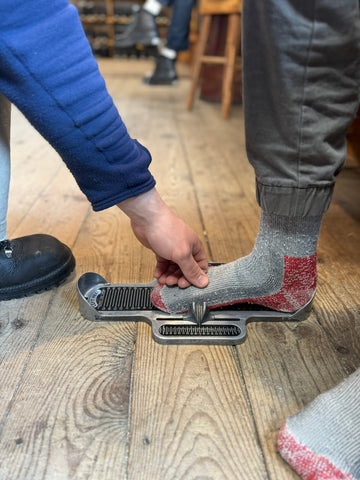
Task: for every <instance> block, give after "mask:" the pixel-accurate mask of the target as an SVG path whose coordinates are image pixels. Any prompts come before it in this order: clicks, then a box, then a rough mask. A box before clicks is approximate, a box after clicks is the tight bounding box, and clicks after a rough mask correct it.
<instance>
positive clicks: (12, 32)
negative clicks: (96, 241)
mask: <svg viewBox="0 0 360 480" xmlns="http://www.w3.org/2000/svg"><path fill="white" fill-rule="evenodd" d="M0 91H1V92H2V93H3V94H4V95H5V96H6V97H7V98H8V99H9V100H10V101H11V102H12V103H14V104H15V105H16V106H17V107H18V108H19V109H20V110H21V111H22V112H23V113H24V115H25V116H26V117H27V118H28V120H29V121H30V122H31V123H32V124H33V125H34V127H35V128H36V129H37V130H38V131H39V132H40V133H41V135H42V136H43V137H44V138H46V140H48V142H49V143H50V144H51V145H52V146H53V147H54V148H55V149H56V150H57V151H58V153H59V154H60V156H61V157H62V159H63V160H64V161H65V163H66V164H67V166H68V167H69V169H70V171H71V172H72V174H73V175H74V177H75V179H76V181H77V183H78V185H79V187H80V188H81V190H82V191H83V192H84V193H85V195H86V196H87V198H88V199H89V201H90V202H91V203H92V206H93V208H94V210H102V209H105V208H108V207H110V206H113V205H116V204H117V203H119V202H121V201H123V200H125V199H127V198H129V197H133V196H136V195H139V194H141V193H144V192H146V191H148V190H150V189H151V188H153V187H154V185H155V181H154V179H153V177H152V175H151V173H150V172H149V169H148V167H149V164H150V162H151V156H150V153H149V152H148V150H147V149H146V148H145V147H143V146H142V145H140V144H139V143H138V142H137V141H136V140H133V139H132V138H131V137H130V136H129V134H128V131H127V129H126V126H125V124H124V122H123V121H122V119H121V117H120V115H119V113H118V111H117V109H116V107H115V105H114V103H113V100H112V98H111V97H110V95H109V93H108V92H107V89H106V85H105V81H104V79H103V77H102V75H101V74H100V72H99V69H98V65H97V62H96V60H95V59H94V57H93V55H92V52H91V49H90V46H89V43H88V41H87V38H86V36H85V34H84V31H83V28H82V25H81V22H80V19H79V15H78V12H77V10H76V8H75V7H74V6H73V5H69V3H68V1H67V0H51V1H49V0H26V1H25V2H24V1H23V0H2V1H1V2H0Z"/></svg>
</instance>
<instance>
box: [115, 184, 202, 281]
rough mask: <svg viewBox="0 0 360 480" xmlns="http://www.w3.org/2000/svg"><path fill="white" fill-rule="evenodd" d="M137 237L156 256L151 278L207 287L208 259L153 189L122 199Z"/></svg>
mask: <svg viewBox="0 0 360 480" xmlns="http://www.w3.org/2000/svg"><path fill="white" fill-rule="evenodd" d="M118 207H119V208H120V209H121V210H122V211H123V212H124V213H125V214H126V215H128V217H129V218H130V220H131V226H132V229H133V231H134V234H135V236H136V238H137V239H138V240H139V241H140V242H141V243H142V244H143V245H145V247H147V248H150V249H151V250H153V252H154V253H155V255H156V259H157V264H156V267H155V270H154V277H155V278H157V279H158V281H159V282H160V283H164V284H165V283H166V284H167V285H178V286H179V287H180V288H186V287H188V286H189V285H191V284H192V285H195V286H196V287H199V288H203V287H206V285H207V284H208V282H209V280H208V278H207V275H206V273H205V271H206V270H207V267H208V261H207V257H206V253H205V249H204V247H203V244H202V243H201V241H200V239H199V237H198V236H197V235H196V234H195V232H194V231H193V230H191V228H190V227H189V226H188V225H186V223H184V222H183V221H182V220H181V219H180V218H179V217H177V215H175V213H173V212H172V211H171V210H170V209H169V207H168V206H167V205H166V204H165V203H164V202H163V201H162V199H161V197H160V195H159V194H158V193H157V191H156V190H155V189H152V190H150V191H148V192H146V193H143V194H142V195H139V196H137V197H133V198H129V199H127V200H125V201H124V202H121V203H120V204H119V205H118Z"/></svg>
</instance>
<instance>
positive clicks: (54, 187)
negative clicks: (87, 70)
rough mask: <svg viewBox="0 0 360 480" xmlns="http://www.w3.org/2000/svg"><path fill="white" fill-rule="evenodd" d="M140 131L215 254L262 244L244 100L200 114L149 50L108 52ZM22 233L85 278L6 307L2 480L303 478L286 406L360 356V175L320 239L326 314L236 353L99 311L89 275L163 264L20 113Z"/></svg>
mask: <svg viewBox="0 0 360 480" xmlns="http://www.w3.org/2000/svg"><path fill="white" fill-rule="evenodd" d="M100 66H101V69H102V71H103V73H104V75H105V77H106V80H107V83H108V88H109V91H110V92H111V94H112V95H113V97H114V100H115V102H116V104H117V106H118V108H119V111H120V112H121V115H122V117H123V118H124V120H125V122H126V124H127V126H128V129H129V131H130V133H131V135H132V136H133V137H135V138H138V139H139V140H140V141H141V142H143V143H144V144H145V145H146V146H148V147H149V148H150V150H151V152H152V155H153V163H152V172H153V173H154V175H155V177H156V178H157V181H158V189H159V191H160V192H161V194H162V195H163V197H164V199H165V200H166V202H167V203H168V204H169V205H170V206H171V207H172V208H173V209H174V210H175V211H177V212H178V213H179V215H181V216H182V218H184V219H185V220H186V221H187V222H188V223H189V224H190V225H191V226H192V227H193V228H194V229H195V230H196V231H197V232H198V234H199V235H200V236H201V238H202V239H203V240H204V242H205V243H206V248H207V251H208V253H209V257H210V258H211V259H212V260H215V261H225V262H227V261H230V260H233V259H235V258H238V257H240V256H243V255H245V254H247V253H249V252H250V251H251V249H252V246H253V243H254V239H255V236H256V232H257V228H258V220H259V208H258V207H257V205H256V202H255V197H254V177H253V172H252V170H251V168H250V167H249V165H248V163H247V160H246V154H245V146H244V133H243V127H244V125H243V111H242V107H241V106H240V105H237V106H235V107H233V109H232V117H231V119H230V120H229V121H225V120H222V119H221V115H220V105H218V104H213V103H206V102H203V101H199V100H197V101H196V102H195V105H194V109H193V111H192V112H191V113H189V112H186V111H185V101H186V93H187V91H188V88H189V85H190V80H189V75H188V71H187V69H186V67H183V69H182V70H181V71H180V76H181V81H180V84H179V85H178V86H177V87H160V88H157V87H147V86H145V85H143V84H142V76H143V74H144V73H145V72H146V71H148V70H149V69H150V67H151V62H149V61H147V60H141V61H137V60H130V61H129V60H117V61H112V60H108V61H105V60H104V61H101V63H100ZM12 160H13V178H12V190H11V199H10V212H9V236H10V237H17V236H20V235H26V234H30V233H35V232H43V233H49V234H52V235H55V236H57V237H58V238H60V239H61V240H62V241H64V242H65V243H67V244H68V245H69V246H71V247H72V249H73V252H74V254H75V256H76V259H77V269H76V275H74V276H73V278H72V279H71V281H69V282H67V283H66V284H65V285H63V286H62V287H60V288H58V289H56V290H55V291H50V292H46V293H43V294H40V295H35V296H34V297H31V298H28V299H21V300H14V301H10V302H2V303H1V304H0V359H1V363H0V385H1V389H0V397H1V402H0V479H1V480H25V479H26V480H40V479H41V480H42V479H47V480H58V479H69V480H70V479H71V480H73V479H76V480H83V479H91V480H100V479H101V480H115V479H116V480H119V479H120V480H123V479H124V480H141V479H144V480H157V479H159V480H160V479H161V480H180V479H181V480H190V479H197V480H199V479H201V480H205V479H206V480H209V479H214V480H235V479H244V480H257V479H271V480H289V479H290V480H292V479H294V480H295V479H297V478H298V477H297V475H295V474H294V473H293V472H292V471H291V469H290V468H289V467H288V466H287V465H286V464H285V463H284V462H283V461H282V460H281V458H280V457H279V455H278V454H277V453H276V449H275V438H276V434H277V432H278V430H279V428H280V427H281V425H282V424H283V422H284V420H285V418H286V417H287V416H288V415H289V414H292V413H295V412H297V411H298V410H299V409H301V408H302V407H303V406H304V405H306V404H307V403H309V402H310V401H311V400H312V399H313V398H315V397H316V396H317V395H318V394H319V393H320V392H323V391H326V390H328V389H329V388H331V387H333V386H334V385H335V384H337V383H338V382H339V381H340V380H341V379H342V378H344V377H345V376H347V375H348V374H349V373H350V372H352V371H354V370H355V369H356V368H357V367H358V366H359V365H360V341H359V340H360V314H359V306H360V300H359V283H360V268H359V265H360V246H359V245H360V242H359V238H360V197H359V191H360V188H359V187H360V170H359V167H358V166H356V165H352V166H351V168H347V169H345V170H344V171H343V172H342V174H341V175H340V178H339V181H338V185H337V189H336V193H335V196H334V201H333V203H332V205H331V208H330V210H329V212H328V213H327V215H326V217H325V220H324V223H323V227H322V231H321V236H320V242H319V248H318V254H319V285H318V293H317V297H316V300H315V304H314V308H313V311H312V313H311V315H310V316H309V318H308V319H307V320H305V321H304V322H302V323H299V324H288V323H257V324H250V325H249V327H248V337H247V340H246V341H245V343H243V344H242V345H240V346H237V347H223V346H161V345H158V344H156V343H154V341H153V340H152V338H151V331H150V328H149V326H148V325H146V324H143V323H139V324H135V323H132V322H126V323H108V322H106V323H92V322H90V321H88V320H86V319H84V318H82V316H81V315H80V313H79V308H78V303H77V294H76V279H77V278H78V277H79V276H80V275H81V274H82V273H84V272H88V271H95V272H97V273H100V274H101V275H102V276H103V277H105V278H106V279H107V280H108V281H110V282H116V283H118V282H121V283H127V282H148V281H150V280H151V279H152V277H151V274H152V269H153V266H154V258H153V256H152V254H151V253H150V252H149V251H147V250H146V249H144V248H142V247H141V246H140V245H139V244H138V243H137V241H136V240H135V239H134V237H133V234H132V232H131V230H130V227H129V222H128V219H127V218H126V217H125V216H124V215H123V214H122V213H121V212H120V211H119V210H118V209H117V208H116V207H114V208H112V209H109V210H108V211H104V212H100V213H94V212H92V210H91V208H90V206H89V204H88V202H87V200H86V199H85V198H84V197H83V195H82V194H81V192H80V191H79V189H78V187H77V186H76V184H75V182H74V180H73V178H72V177H71V175H70V173H69V172H68V171H67V169H66V167H65V166H64V164H63V163H62V161H61V160H60V159H59V158H58V156H57V155H56V153H55V152H54V151H53V150H52V149H51V148H50V147H49V146H48V145H47V144H46V142H45V141H44V140H43V139H42V138H41V137H40V136H39V135H38V134H37V133H36V132H35V131H34V130H33V129H32V128H31V127H30V126H29V125H28V123H27V122H26V120H24V118H23V117H22V116H21V115H20V114H19V113H18V112H17V111H15V110H14V111H13V132H12Z"/></svg>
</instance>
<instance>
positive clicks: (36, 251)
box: [0, 94, 75, 301]
mask: <svg viewBox="0 0 360 480" xmlns="http://www.w3.org/2000/svg"><path fill="white" fill-rule="evenodd" d="M10 111H11V105H10V102H9V101H8V100H7V98H5V97H4V96H3V95H2V94H0V301H1V300H10V299H12V298H21V297H25V296H29V295H32V294H34V293H38V292H41V291H43V290H48V289H50V288H52V287H54V286H56V285H58V284H60V283H61V282H62V281H63V280H64V279H65V278H66V277H67V276H68V275H69V274H70V273H71V272H72V270H73V269H74V267H75V259H74V257H73V255H72V253H71V251H70V249H69V248H68V247H67V246H66V245H64V244H62V243H61V242H59V240H57V239H56V238H54V237H51V236H50V235H43V234H37V235H28V236H25V237H21V238H16V239H13V240H9V239H8V238H7V232H6V226H7V224H6V218H7V209H8V196H9V184H10Z"/></svg>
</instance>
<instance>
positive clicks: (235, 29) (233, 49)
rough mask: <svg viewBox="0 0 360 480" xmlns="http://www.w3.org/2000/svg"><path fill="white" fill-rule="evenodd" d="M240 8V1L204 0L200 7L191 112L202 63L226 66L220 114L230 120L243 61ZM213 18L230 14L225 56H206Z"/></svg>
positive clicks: (191, 91)
mask: <svg viewBox="0 0 360 480" xmlns="http://www.w3.org/2000/svg"><path fill="white" fill-rule="evenodd" d="M241 9H242V1H241V0H201V3H200V8H199V13H200V15H201V16H202V19H201V27H200V34H199V39H198V44H197V47H196V53H195V58H194V66H193V76H192V83H191V87H190V92H189V96H188V100H187V106H186V109H187V110H191V108H192V105H193V102H194V96H195V91H196V88H197V86H198V83H199V78H200V73H201V67H202V64H203V63H208V64H213V65H223V66H224V73H223V82H222V93H221V113H222V117H223V118H228V117H229V113H230V106H231V102H232V97H233V84H234V76H235V70H236V68H238V67H241V62H240V59H239V58H238V51H239V47H240V34H241ZM214 15H228V25H227V34H226V46H225V52H224V56H218V55H206V54H205V53H206V47H207V43H208V39H209V34H210V29H211V23H212V19H213V16H214Z"/></svg>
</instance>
